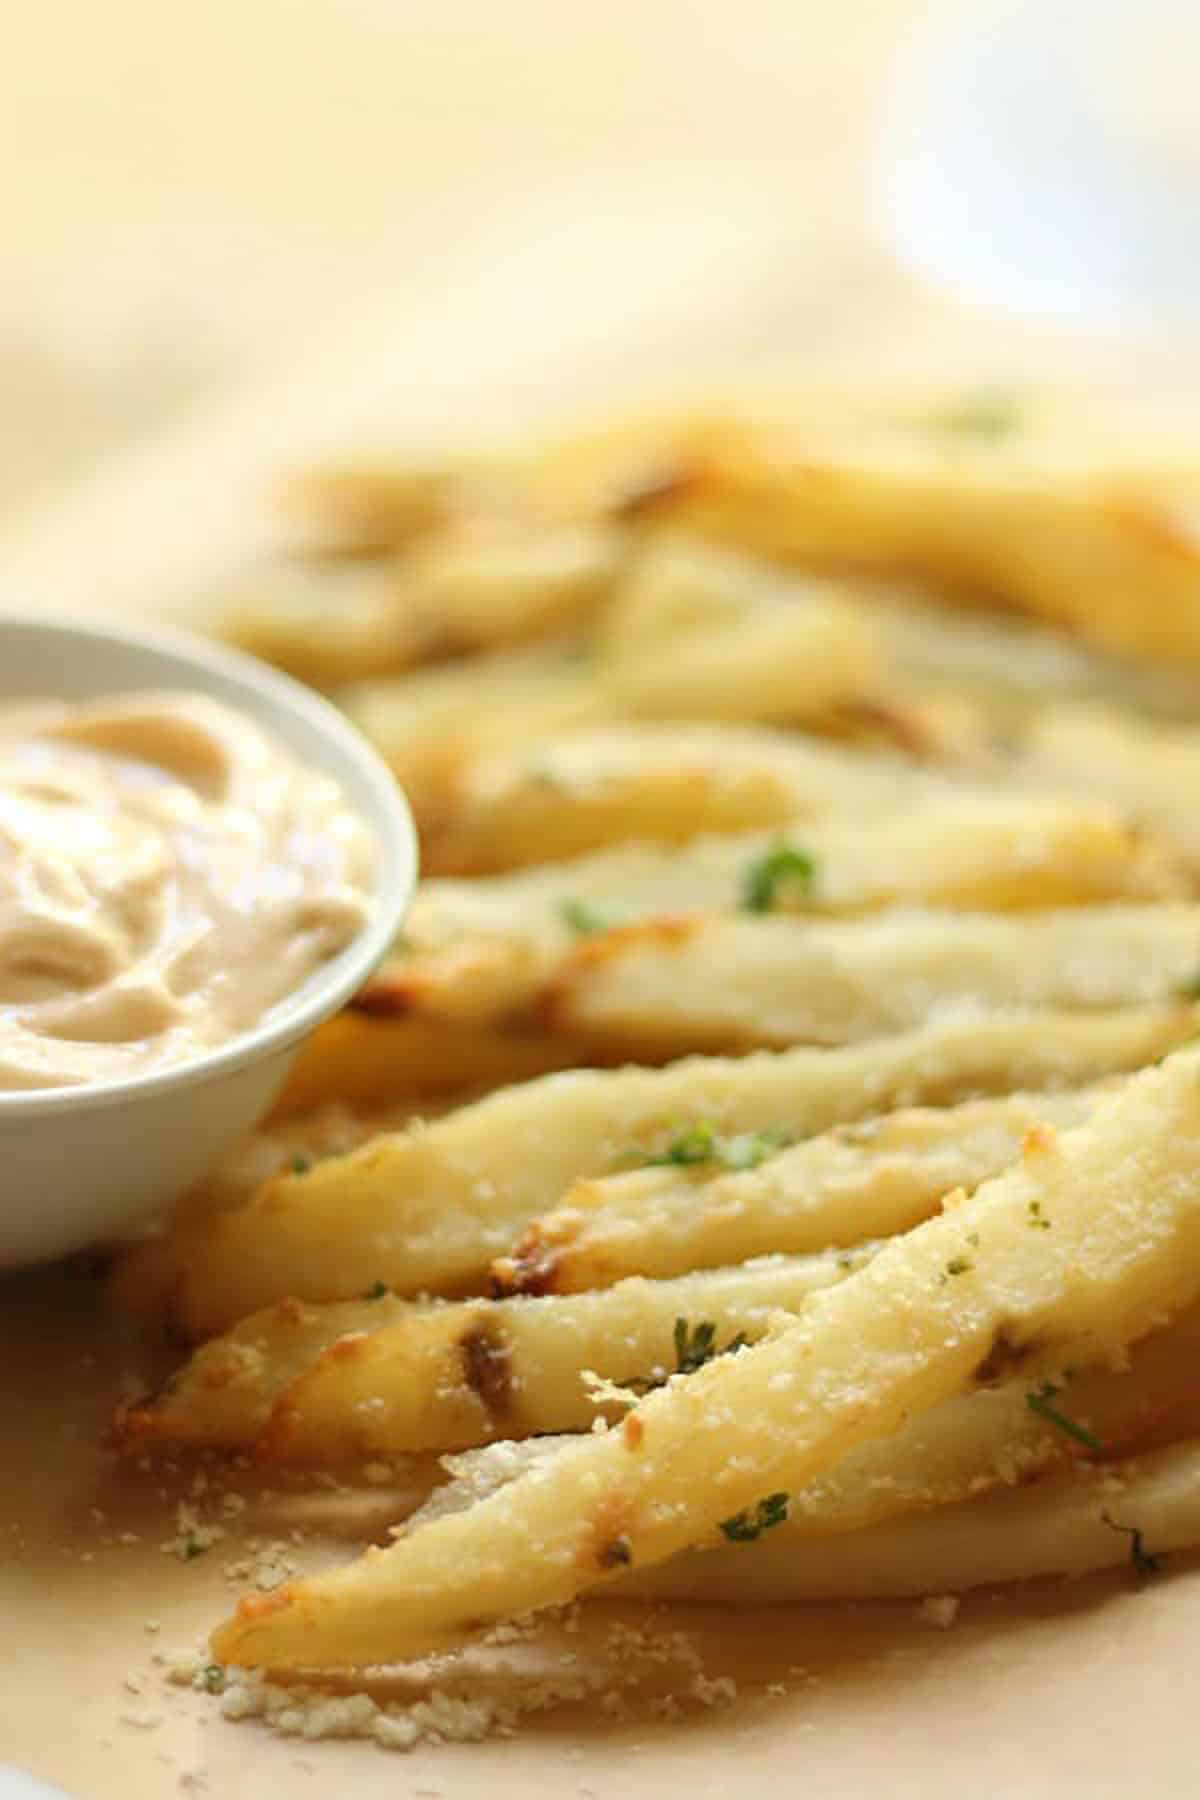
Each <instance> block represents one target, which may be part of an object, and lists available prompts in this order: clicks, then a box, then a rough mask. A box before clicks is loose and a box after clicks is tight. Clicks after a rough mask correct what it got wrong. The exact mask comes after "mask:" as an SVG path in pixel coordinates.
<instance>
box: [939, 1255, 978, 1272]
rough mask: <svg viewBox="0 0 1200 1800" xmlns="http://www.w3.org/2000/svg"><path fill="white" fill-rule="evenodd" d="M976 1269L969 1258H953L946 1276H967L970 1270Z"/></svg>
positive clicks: (947, 1266)
mask: <svg viewBox="0 0 1200 1800" xmlns="http://www.w3.org/2000/svg"><path fill="white" fill-rule="evenodd" d="M974 1267H975V1264H974V1263H973V1262H972V1261H971V1259H970V1257H969V1256H952V1257H951V1258H950V1261H949V1262H948V1263H947V1264H946V1274H947V1275H965V1274H966V1273H967V1271H968V1269H973V1268H974Z"/></svg>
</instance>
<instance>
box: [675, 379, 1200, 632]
mask: <svg viewBox="0 0 1200 1800" xmlns="http://www.w3.org/2000/svg"><path fill="white" fill-rule="evenodd" d="M950 417H951V414H950V412H949V409H948V408H946V409H942V411H941V413H940V416H935V415H934V414H933V413H932V412H931V413H930V414H929V415H927V417H926V420H925V421H924V422H923V423H922V422H919V421H917V420H915V419H914V420H912V421H910V423H909V425H908V426H907V427H906V426H904V425H903V424H901V422H900V421H899V420H897V419H895V418H893V419H892V420H890V421H889V420H887V419H886V418H885V417H881V418H880V419H879V420H878V422H877V431H876V435H875V438H874V441H872V439H871V438H870V437H869V436H865V435H864V434H863V433H862V432H861V431H859V432H852V431H851V430H850V429H848V428H847V425H846V424H844V425H843V426H842V427H841V428H840V429H838V428H835V429H833V430H823V429H822V428H821V427H820V426H816V427H814V426H813V425H812V424H811V423H810V422H808V421H806V420H805V419H804V418H803V416H802V415H801V414H799V413H797V415H796V418H797V420H798V423H796V424H794V425H792V426H788V425H782V426H777V425H773V424H762V423H758V424H754V423H734V422H730V424H729V425H728V427H727V429H726V430H725V431H724V432H723V433H717V432H712V431H710V432H709V433H708V435H707V438H706V440H705V442H704V443H703V445H702V447H700V448H699V449H697V450H696V451H695V452H694V453H693V455H692V458H691V463H690V466H689V469H688V479H687V480H685V481H682V482H681V483H680V484H679V486H678V490H677V497H676V498H673V499H668V500H667V501H665V502H664V503H663V506H662V507H661V508H660V516H661V514H662V513H663V512H665V513H666V515H667V516H668V517H669V518H670V519H671V520H672V521H674V522H675V523H677V524H683V525H686V526H688V527H690V528H691V529H692V530H696V531H700V532H702V533H704V534H706V535H711V536H713V537H714V538H716V539H718V540H719V541H723V542H726V543H734V544H738V545H741V546H743V547H745V548H747V549H753V550H757V551H759V552H765V553H766V554H767V555H768V556H777V557H781V558H784V559H787V560H792V561H795V562H798V563H801V564H804V565H807V566H810V567H812V566H820V567H839V566H841V567H852V568H855V569H874V570H878V571H881V572H884V573H889V574H890V573H901V574H908V575H915V576H919V577H922V578H925V579H928V580H931V581H934V582H936V583H938V584H939V585H940V586H941V587H943V588H944V589H946V590H947V591H948V592H949V593H951V594H952V595H953V597H954V598H955V599H956V600H957V601H959V602H960V603H964V602H965V603H967V604H971V603H973V602H976V601H977V600H978V599H980V598H982V599H984V600H985V601H987V600H990V601H993V602H996V601H998V602H1000V603H1001V604H1002V605H1007V606H1010V607H1013V608H1015V609H1017V610H1019V611H1022V612H1028V613H1032V614H1033V615H1034V616H1035V617H1039V618H1043V619H1046V620H1049V621H1051V622H1053V623H1057V624H1060V625H1064V626H1066V627H1067V628H1068V629H1069V630H1071V631H1073V632H1075V633H1076V634H1078V636H1080V637H1081V638H1083V639H1084V640H1085V641H1086V642H1088V643H1091V644H1094V645H1096V646H1097V647H1098V648H1100V649H1103V650H1107V651H1110V652H1114V653H1116V654H1117V655H1131V656H1134V657H1143V658H1147V659H1150V658H1154V657H1160V658H1163V659H1164V660H1167V661H1171V660H1179V661H1181V662H1186V663H1190V664H1192V665H1195V664H1196V663H1197V662H1198V661H1200V553H1198V550H1197V542H1196V539H1195V536H1194V534H1193V533H1191V532H1190V531H1189V530H1188V528H1187V516H1188V509H1189V507H1190V506H1191V505H1194V503H1195V499H1196V495H1197V492H1198V491H1200V472H1198V471H1197V468H1196V466H1195V464H1194V462H1185V461H1182V460H1180V459H1179V458H1178V457H1177V456H1174V455H1170V456H1168V457H1167V458H1166V459H1165V460H1164V461H1163V462H1162V465H1161V466H1160V467H1159V468H1157V469H1155V468H1154V467H1153V466H1152V465H1151V463H1150V462H1149V461H1147V462H1146V463H1145V464H1144V465H1143V467H1141V468H1139V469H1137V470H1135V469H1133V468H1131V467H1130V466H1129V464H1128V463H1127V462H1125V461H1123V459H1122V456H1121V454H1120V452H1118V453H1117V455H1116V456H1115V457H1113V458H1112V459H1111V460H1110V459H1109V458H1108V457H1107V455H1106V453H1105V452H1103V451H1101V452H1099V453H1098V454H1097V455H1095V456H1093V457H1092V458H1091V459H1089V460H1084V459H1083V458H1081V457H1079V456H1076V457H1074V458H1067V457H1063V456H1062V455H1061V454H1053V453H1044V452H1042V451H1041V450H1039V448H1038V447H1037V446H1036V445H1034V444H1032V443H1027V442H1026V441H1025V440H1024V439H1023V438H1022V435H1021V434H1020V432H1019V431H1016V430H1014V431H1012V432H1011V433H1009V432H1005V433H1002V434H999V435H997V436H992V437H988V436H987V435H986V434H980V433H977V432H975V431H973V430H956V429H954V428H952V427H951V428H949V429H947V419H948V418H950Z"/></svg>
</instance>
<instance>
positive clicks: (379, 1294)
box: [363, 1281, 392, 1300]
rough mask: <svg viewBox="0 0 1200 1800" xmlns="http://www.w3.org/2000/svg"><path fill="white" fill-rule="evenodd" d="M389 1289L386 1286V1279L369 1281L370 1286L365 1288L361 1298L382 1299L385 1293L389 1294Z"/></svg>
mask: <svg viewBox="0 0 1200 1800" xmlns="http://www.w3.org/2000/svg"><path fill="white" fill-rule="evenodd" d="M391 1291H392V1290H391V1288H390V1287H389V1286H388V1284H387V1282H386V1281H373V1282H372V1283H371V1285H370V1287H369V1288H368V1289H367V1291H366V1293H365V1294H364V1295H363V1299H364V1300H382V1299H383V1298H384V1297H385V1295H387V1294H390V1293H391Z"/></svg>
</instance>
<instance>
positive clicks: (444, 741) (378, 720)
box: [338, 641, 610, 867]
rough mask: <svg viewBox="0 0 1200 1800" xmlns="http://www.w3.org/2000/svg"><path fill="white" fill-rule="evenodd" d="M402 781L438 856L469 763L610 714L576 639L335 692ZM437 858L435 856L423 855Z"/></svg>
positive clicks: (498, 653)
mask: <svg viewBox="0 0 1200 1800" xmlns="http://www.w3.org/2000/svg"><path fill="white" fill-rule="evenodd" d="M338 700H339V703H340V704H341V706H342V707H343V709H344V710H345V711H346V712H348V713H349V715H350V717H351V718H352V719H353V720H354V722H355V724H356V725H357V726H358V727H359V729H360V730H361V731H362V732H363V733H364V735H365V736H366V737H368V738H370V740H371V742H372V743H373V744H374V746H375V748H376V749H377V750H378V751H379V753H380V755H381V756H382V757H383V759H384V761H385V762H386V763H387V764H388V766H389V768H390V769H391V770H392V772H393V774H394V775H395V776H396V779H397V780H398V781H399V783H400V785H401V786H402V787H403V789H404V791H405V794H406V795H407V797H408V800H409V803H410V805H411V806H412V808H413V811H414V813H415V815H416V818H417V822H418V824H419V825H420V826H421V829H422V834H423V839H424V843H423V848H424V844H428V843H430V840H431V836H432V847H431V854H432V855H433V857H434V859H435V861H436V860H437V842H438V840H437V837H436V835H434V834H436V833H437V832H440V831H444V830H445V829H446V824H447V816H449V818H450V819H451V820H453V818H454V817H455V816H456V813H457V808H458V804H459V803H458V799H457V794H458V784H459V781H460V779H461V773H462V770H463V769H464V768H468V767H473V766H475V765H476V764H478V763H479V762H482V763H483V764H484V766H488V765H489V764H490V763H491V762H492V761H494V760H495V759H496V758H497V757H504V756H505V755H507V754H509V753H511V752H513V751H514V749H515V750H516V752H517V753H518V754H519V755H526V754H527V751H526V749H525V746H527V745H529V744H531V743H536V742H539V741H540V740H541V739H542V738H543V737H544V736H545V735H546V734H553V733H556V732H559V731H569V730H572V729H574V728H577V727H582V726H585V725H588V724H590V723H592V722H593V721H594V720H597V719H604V718H606V717H608V715H609V711H610V708H609V706H608V704H607V702H606V700H605V698H604V696H603V694H601V693H600V691H599V690H598V688H597V686H596V683H595V682H594V680H593V679H592V677H591V674H590V671H589V670H588V668H587V665H586V663H585V662H584V661H583V660H582V659H581V657H580V654H579V647H578V645H577V644H575V643H574V642H570V641H567V642H549V643H545V644H538V645H534V646H532V647H529V648H523V649H517V650H503V651H496V652H494V653H493V654H491V655H487V656H479V657H472V658H470V659H469V660H466V661H459V662H452V663H447V664H444V665H439V666H437V667H435V668H429V669H418V670H415V671H413V672H412V673H410V674H408V675H405V676H403V677H402V678H393V679H383V680H376V681H365V682H361V683H359V684H358V685H357V686H353V687H348V688H345V689H343V691H342V692H341V693H340V694H339V695H338ZM423 861H424V863H425V865H426V866H427V867H428V866H430V856H429V855H428V854H427V855H426V856H424V858H423Z"/></svg>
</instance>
